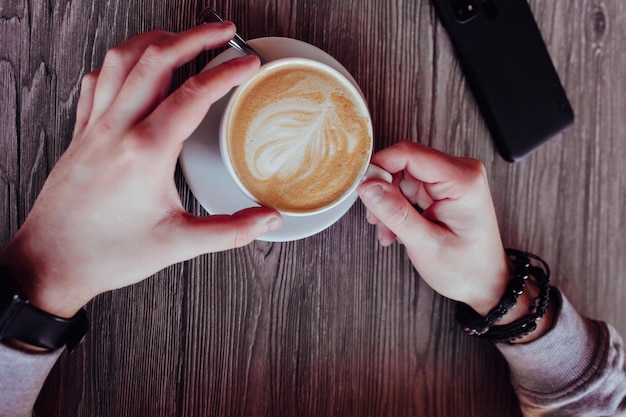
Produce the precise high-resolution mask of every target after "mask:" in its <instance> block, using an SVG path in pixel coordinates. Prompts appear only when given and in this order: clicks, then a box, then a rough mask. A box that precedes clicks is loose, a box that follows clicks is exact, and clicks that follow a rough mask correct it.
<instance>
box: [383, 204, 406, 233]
mask: <svg viewBox="0 0 626 417" xmlns="http://www.w3.org/2000/svg"><path fill="white" fill-rule="evenodd" d="M409 214H410V211H409V206H408V204H403V203H402V202H400V201H397V202H394V203H393V204H392V205H391V206H390V207H389V209H388V215H387V224H388V225H389V226H391V227H398V226H402V225H403V224H405V223H406V222H407V220H408V219H409Z"/></svg>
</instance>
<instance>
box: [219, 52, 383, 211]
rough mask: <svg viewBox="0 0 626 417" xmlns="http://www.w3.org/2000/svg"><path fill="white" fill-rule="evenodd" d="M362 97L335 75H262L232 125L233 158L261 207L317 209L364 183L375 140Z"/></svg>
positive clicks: (303, 69)
mask: <svg viewBox="0 0 626 417" xmlns="http://www.w3.org/2000/svg"><path fill="white" fill-rule="evenodd" d="M261 71H263V70H261ZM355 94H356V93H355V92H353V91H352V90H350V89H348V88H347V87H345V86H344V85H342V83H341V82H340V81H338V80H336V79H335V78H334V77H333V76H332V75H329V74H326V73H325V72H324V71H322V70H320V69H318V68H315V67H309V66H303V65H297V64H293V65H285V66H278V67H276V68H273V69H271V70H270V71H268V72H267V73H265V74H262V73H259V74H257V75H256V76H255V77H254V78H253V79H252V80H251V81H250V82H249V83H248V84H247V85H246V86H245V87H244V88H243V89H242V90H241V91H240V94H239V96H238V98H237V100H236V102H235V103H234V104H233V107H232V109H231V112H230V113H229V119H228V121H227V133H226V134H227V144H228V153H229V155H230V159H231V163H232V166H233V169H234V170H235V173H236V175H237V176H238V178H239V180H240V181H241V182H242V184H243V185H244V186H245V187H246V188H247V189H248V191H250V193H252V194H253V195H254V196H255V197H256V198H257V200H258V201H259V202H260V203H261V204H263V205H265V206H268V207H273V208H275V209H277V210H283V211H288V212H307V211H314V210H318V209H321V208H323V207H326V206H328V205H331V204H333V203H334V202H336V201H337V200H339V199H341V198H342V197H343V196H344V194H345V193H346V192H347V191H348V190H349V189H350V188H351V187H352V186H353V185H354V184H355V182H356V181H358V179H359V177H360V176H362V175H363V173H364V171H365V169H366V166H367V165H368V163H369V156H370V154H371V143H372V141H371V125H370V121H369V115H368V113H367V108H366V106H365V105H364V103H363V102H362V99H361V98H360V97H357V96H355Z"/></svg>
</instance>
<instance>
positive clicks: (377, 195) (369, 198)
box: [361, 184, 385, 203]
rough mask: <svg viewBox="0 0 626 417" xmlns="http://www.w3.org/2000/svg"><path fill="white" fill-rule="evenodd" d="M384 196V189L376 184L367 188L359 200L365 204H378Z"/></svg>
mask: <svg viewBox="0 0 626 417" xmlns="http://www.w3.org/2000/svg"><path fill="white" fill-rule="evenodd" d="M384 195H385V189H384V188H383V187H382V186H381V185H379V184H376V185H372V186H371V187H370V188H368V189H367V190H366V191H365V192H364V193H363V195H362V196H361V198H362V199H363V201H365V202H366V203H378V202H380V200H382V199H383V196H384Z"/></svg>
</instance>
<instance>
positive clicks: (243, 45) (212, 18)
mask: <svg viewBox="0 0 626 417" xmlns="http://www.w3.org/2000/svg"><path fill="white" fill-rule="evenodd" d="M223 21H224V19H223V18H222V16H220V14H219V13H218V12H216V11H215V10H213V9H212V8H210V7H207V8H206V9H204V10H203V11H202V12H201V13H200V14H199V15H198V18H197V19H196V23H197V24H199V25H204V24H206V23H212V22H223ZM228 44H229V45H230V46H232V47H233V48H235V49H236V50H238V51H240V52H243V53H244V54H247V55H256V56H257V57H258V58H259V59H260V60H261V65H263V64H265V63H266V62H267V60H266V59H265V58H263V56H262V55H261V54H259V53H258V52H257V51H256V50H255V49H254V48H252V47H251V46H250V45H249V44H248V42H246V40H245V39H244V38H242V37H241V35H239V33H235V37H234V38H232V39H231V40H230V41H228Z"/></svg>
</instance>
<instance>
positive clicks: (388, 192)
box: [358, 181, 431, 246]
mask: <svg viewBox="0 0 626 417" xmlns="http://www.w3.org/2000/svg"><path fill="white" fill-rule="evenodd" d="M358 193H359V196H360V197H361V201H363V204H365V207H367V209H368V210H369V211H370V212H371V214H373V215H374V216H376V218H377V219H378V220H379V221H380V222H381V223H382V224H384V225H385V226H386V227H387V228H388V229H389V230H391V231H392V232H393V233H394V234H395V235H396V236H397V237H398V239H400V241H401V242H403V243H404V244H405V246H409V245H410V244H411V242H415V241H417V242H419V241H422V240H423V239H422V238H420V236H424V235H425V234H427V233H429V232H430V228H431V224H430V222H429V221H428V220H426V219H425V218H423V217H422V216H421V215H420V214H419V213H418V212H417V210H415V208H413V206H412V205H411V203H409V201H408V200H407V199H406V197H405V196H404V195H403V194H402V193H401V192H400V190H399V189H398V188H397V187H394V186H393V185H392V184H388V183H386V182H382V181H365V182H364V183H363V184H361V185H360V186H359V188H358Z"/></svg>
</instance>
